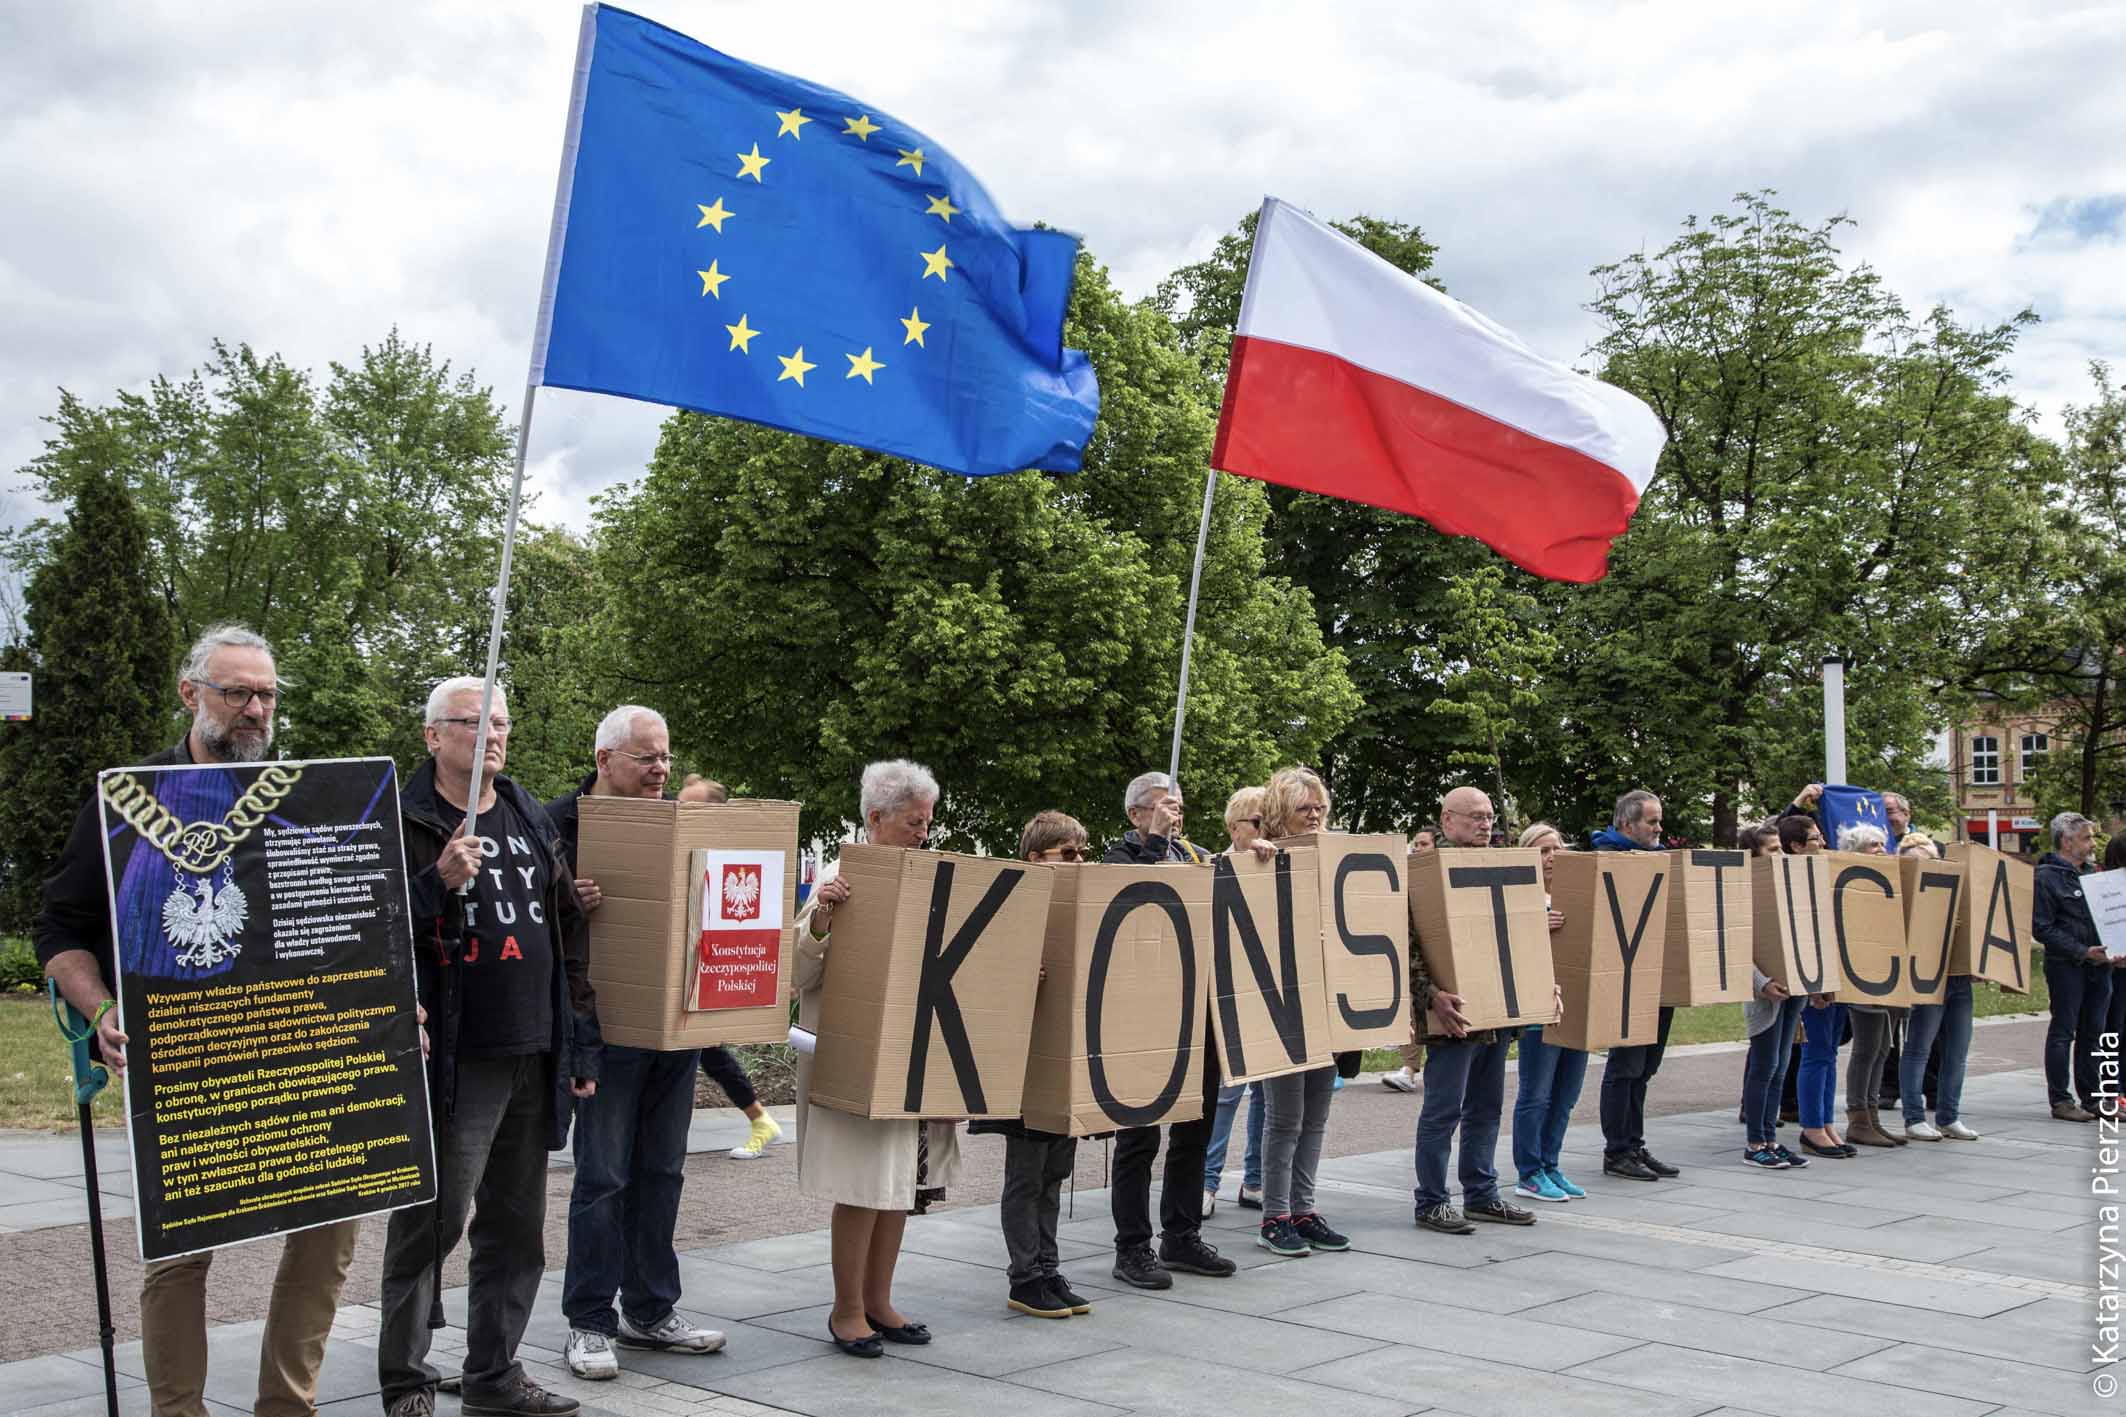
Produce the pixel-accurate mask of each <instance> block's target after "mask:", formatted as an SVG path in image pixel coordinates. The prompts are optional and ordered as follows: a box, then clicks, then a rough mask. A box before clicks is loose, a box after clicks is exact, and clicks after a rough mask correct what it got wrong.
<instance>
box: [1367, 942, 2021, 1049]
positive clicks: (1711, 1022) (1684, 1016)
mask: <svg viewBox="0 0 2126 1417" xmlns="http://www.w3.org/2000/svg"><path fill="white" fill-rule="evenodd" d="M2031 960H2032V963H2031V967H2030V976H2029V977H2030V992H2029V993H2027V994H2011V993H2009V992H2008V991H2007V990H2005V989H2002V988H2000V987H1999V986H1997V985H1993V984H1980V985H1978V986H1977V987H1976V988H1975V989H1973V990H1972V991H1971V1013H1972V1016H1973V1017H1975V1018H1990V1017H1991V1016H1993V1015H1995V1014H2031V1013H2036V1014H2041V1013H2045V1012H2046V1011H2048V1010H2049V1009H2050V1008H2051V1007H2052V1005H2051V1003H2050V1001H2049V998H2048V996H2047V995H2046V993H2045V968H2044V963H2043V956H2042V955H2041V954H2038V953H2033V954H2032V956H2031ZM1746 1037H1748V1034H1747V1033H1746V1032H1745V1031H1744V1029H1743V1027H1742V1005H1740V1004H1704V1005H1701V1006H1699V1007H1698V1008H1695V1009H1678V1010H1676V1021H1675V1023H1674V1024H1673V1025H1672V1026H1671V1027H1670V1028H1669V1032H1668V1041H1669V1042H1670V1043H1673V1044H1676V1045H1678V1046H1681V1045H1683V1044H1686V1043H1731V1042H1734V1041H1736V1040H1738V1039H1741V1038H1746ZM1402 1065H1403V1060H1402V1055H1401V1054H1400V1053H1398V1052H1396V1051H1395V1050H1394V1049H1393V1048H1368V1049H1367V1050H1366V1058H1365V1070H1366V1071H1367V1072H1387V1071H1390V1070H1391V1069H1395V1068H1399V1067H1401V1066H1402Z"/></svg>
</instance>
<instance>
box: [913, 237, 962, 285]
mask: <svg viewBox="0 0 2126 1417" xmlns="http://www.w3.org/2000/svg"><path fill="white" fill-rule="evenodd" d="M917 254H919V255H920V256H922V258H923V274H922V275H921V276H920V277H918V279H921V280H928V279H930V277H932V276H936V277H937V278H938V279H939V280H941V281H942V280H944V279H945V272H947V271H949V270H953V269H954V266H953V264H952V258H951V257H949V256H947V255H946V254H945V243H944V242H942V241H940V242H939V243H938V248H937V250H935V251H922V252H918V253H917Z"/></svg>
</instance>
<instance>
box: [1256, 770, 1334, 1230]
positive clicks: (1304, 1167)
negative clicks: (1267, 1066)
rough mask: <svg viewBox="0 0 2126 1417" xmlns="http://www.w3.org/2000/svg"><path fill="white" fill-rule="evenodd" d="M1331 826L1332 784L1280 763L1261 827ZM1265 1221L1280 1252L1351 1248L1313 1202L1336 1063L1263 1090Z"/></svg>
mask: <svg viewBox="0 0 2126 1417" xmlns="http://www.w3.org/2000/svg"><path fill="white" fill-rule="evenodd" d="M1328 825H1329V789H1328V786H1327V784H1325V783H1324V782H1323V781H1322V780H1321V778H1320V777H1319V776H1318V775H1317V774H1316V773H1315V772H1314V771H1313V769H1311V768H1303V767H1290V768H1279V769H1278V770H1277V771H1276V772H1274V773H1272V774H1271V775H1270V781H1269V784H1268V786H1267V787H1265V788H1264V789H1263V798H1262V829H1263V833H1264V835H1266V836H1269V837H1271V838H1279V837H1288V836H1305V835H1307V834H1309V833H1312V832H1319V831H1324V830H1326V829H1327V828H1328ZM1262 1095H1263V1102H1264V1104H1265V1106H1264V1112H1265V1116H1264V1120H1263V1127H1262V1224H1261V1226H1260V1227H1259V1229H1258V1230H1257V1232H1256V1236H1255V1243H1256V1244H1258V1245H1260V1246H1262V1248H1263V1249H1265V1250H1268V1251H1269V1252H1270V1253H1271V1254H1273V1255H1286V1256H1298V1255H1306V1254H1311V1253H1312V1252H1314V1251H1316V1250H1332V1251H1333V1250H1348V1249H1350V1248H1351V1242H1350V1240H1348V1239H1347V1238H1345V1237H1344V1236H1343V1235H1341V1234H1338V1233H1337V1231H1336V1230H1335V1229H1334V1227H1332V1226H1331V1225H1330V1224H1329V1222H1328V1221H1326V1220H1324V1219H1323V1218H1322V1216H1321V1213H1320V1212H1319V1211H1317V1210H1316V1209H1315V1208H1314V1175H1315V1170H1316V1168H1317V1167H1319V1165H1320V1164H1321V1139H1322V1136H1323V1135H1324V1134H1325V1133H1326V1132H1327V1131H1328V1129H1329V1103H1330V1102H1331V1101H1332V1100H1333V1099H1334V1098H1335V1096H1336V1065H1335V1064H1334V1063H1331V1064H1329V1065H1328V1066H1326V1067H1320V1068H1309V1069H1307V1070H1306V1071H1305V1072H1297V1073H1285V1074H1283V1075H1282V1076H1279V1077H1274V1078H1271V1079H1269V1080H1268V1081H1267V1082H1265V1083H1264V1084H1263V1089H1262Z"/></svg>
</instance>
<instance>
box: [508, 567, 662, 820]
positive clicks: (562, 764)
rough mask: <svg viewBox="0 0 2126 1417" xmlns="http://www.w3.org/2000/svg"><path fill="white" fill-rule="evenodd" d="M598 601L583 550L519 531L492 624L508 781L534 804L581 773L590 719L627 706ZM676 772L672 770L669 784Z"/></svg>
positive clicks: (596, 573)
mask: <svg viewBox="0 0 2126 1417" xmlns="http://www.w3.org/2000/svg"><path fill="white" fill-rule="evenodd" d="M608 599H609V597H608V592H607V589H606V586H605V583H604V579H603V576H602V574H601V567H600V563H599V561H598V558H597V557H596V555H595V554H594V551H593V548H592V546H591V545H590V543H589V542H587V541H585V540H583V539H581V538H579V537H577V536H575V535H574V534H573V533H570V532H568V531H564V530H558V529H554V528H546V527H527V528H524V529H522V530H520V532H519V534H518V538H517V551H516V560H515V565H514V566H513V567H512V568H511V572H510V577H509V603H508V606H507V608H506V610H505V612H504V618H503V621H502V670H501V672H502V679H503V682H504V683H505V684H506V685H507V686H508V688H509V713H510V718H511V721H512V724H513V726H512V728H511V730H510V735H509V775H510V776H511V777H513V778H515V779H516V780H517V781H519V782H521V783H523V784H524V785H525V786H526V787H527V788H529V789H531V790H532V791H533V792H534V793H536V794H537V795H538V796H540V797H542V798H545V797H555V796H558V795H559V794H561V793H562V792H565V791H567V790H568V789H569V788H572V787H574V786H575V785H576V783H577V782H578V781H579V780H581V778H582V777H583V775H584V774H585V773H587V772H589V771H591V769H592V767H593V765H594V762H595V757H594V753H593V740H594V739H595V738H596V736H597V732H598V720H599V719H601V718H603V717H604V716H605V715H606V713H607V712H608V711H610V710H612V709H614V708H617V707H618V706H619V705H621V704H622V703H628V702H634V701H636V700H635V697H634V694H635V691H634V689H633V686H631V685H627V684H625V683H623V682H622V681H621V680H620V679H619V677H618V673H617V670H618V658H617V656H616V655H615V654H614V653H613V651H612V649H611V646H612V643H613V641H612V638H611V634H610V627H611V624H612V616H611V611H610V608H609V604H608ZM481 667H482V666H481V665H480V664H477V663H476V664H474V665H473V669H474V670H478V669H479V668H481ZM675 751H677V745H675ZM682 761H684V760H682ZM681 770H682V769H681V767H680V766H679V765H675V766H674V778H675V781H674V786H677V781H676V779H677V773H678V772H679V771H681Z"/></svg>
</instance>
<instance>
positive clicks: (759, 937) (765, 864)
mask: <svg viewBox="0 0 2126 1417" xmlns="http://www.w3.org/2000/svg"><path fill="white" fill-rule="evenodd" d="M691 859H692V861H693V870H694V894H693V899H692V901H691V903H690V906H689V909H688V911H687V929H688V930H689V931H690V932H691V933H692V934H693V936H694V939H695V941H696V946H695V950H694V987H693V988H692V989H691V990H690V991H689V992H688V994H687V1008H688V1010H689V1011H691V1012H695V1013H705V1012H709V1011H712V1010H716V1009H746V1008H759V1007H761V1006H763V1005H767V1006H771V1007H772V1006H773V1005H774V1004H775V1003H776V1001H777V1000H779V999H781V998H783V997H784V996H785V995H784V991H783V990H782V988H781V981H782V935H783V918H784V917H783V899H784V892H783V884H782V877H783V854H782V852H781V851H779V850H774V849H768V850H758V849H756V850H753V851H696V852H694V853H692V858H691ZM592 879H594V880H595V879H596V877H593V878H592Z"/></svg>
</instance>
